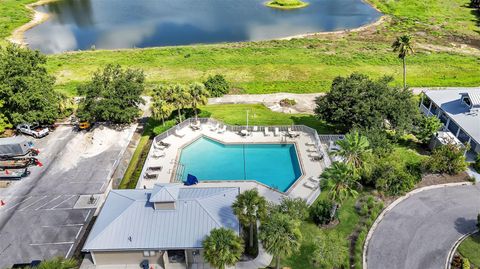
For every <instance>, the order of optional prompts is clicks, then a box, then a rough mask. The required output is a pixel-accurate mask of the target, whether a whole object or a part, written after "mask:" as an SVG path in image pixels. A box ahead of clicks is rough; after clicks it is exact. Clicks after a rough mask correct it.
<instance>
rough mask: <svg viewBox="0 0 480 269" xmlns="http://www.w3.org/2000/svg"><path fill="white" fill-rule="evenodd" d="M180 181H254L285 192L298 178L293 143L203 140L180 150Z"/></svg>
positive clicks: (296, 159)
mask: <svg viewBox="0 0 480 269" xmlns="http://www.w3.org/2000/svg"><path fill="white" fill-rule="evenodd" d="M180 164H182V165H183V172H181V178H182V179H183V180H186V178H187V175H188V174H192V175H194V176H196V177H197V178H198V179H199V180H200V181H208V180H256V181H258V182H261V183H263V184H265V185H267V186H270V187H272V188H274V189H277V190H279V191H282V192H285V191H287V190H288V188H290V186H291V185H292V184H293V183H294V182H295V181H296V180H297V179H298V178H299V177H300V176H301V175H302V171H301V169H300V164H299V161H298V157H297V151H296V148H295V145H294V144H222V143H220V142H218V141H215V140H212V139H210V138H207V137H202V138H199V139H198V140H196V141H194V142H193V143H191V144H190V145H188V146H186V147H185V148H183V150H182V152H181V154H180Z"/></svg>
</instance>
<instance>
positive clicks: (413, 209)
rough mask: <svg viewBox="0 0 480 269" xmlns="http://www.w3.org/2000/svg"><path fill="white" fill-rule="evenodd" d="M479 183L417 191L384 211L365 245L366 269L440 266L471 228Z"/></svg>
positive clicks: (478, 209) (478, 200)
mask: <svg viewBox="0 0 480 269" xmlns="http://www.w3.org/2000/svg"><path fill="white" fill-rule="evenodd" d="M479 212H480V188H479V186H475V185H474V186H455V187H441V188H437V189H431V190H426V191H422V192H419V193H417V194H414V195H412V196H411V197H409V198H407V199H405V200H404V201H402V202H400V203H399V204H398V205H397V206H395V207H394V208H392V209H391V210H390V211H389V212H388V213H386V214H385V216H384V218H383V219H382V221H381V222H380V223H379V224H378V226H377V228H376V229H375V231H374V232H373V234H372V238H371V240H370V242H369V244H368V246H367V265H368V269H385V268H389V269H430V268H431V269H442V268H444V267H445V263H446V260H447V256H448V253H449V251H450V249H451V248H452V246H453V245H454V243H455V241H456V240H457V239H458V238H460V237H461V236H462V235H463V234H466V233H469V232H472V231H474V230H475V229H476V228H475V223H476V219H477V214H478V213H479Z"/></svg>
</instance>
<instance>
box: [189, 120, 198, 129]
mask: <svg viewBox="0 0 480 269" xmlns="http://www.w3.org/2000/svg"><path fill="white" fill-rule="evenodd" d="M190 128H192V130H194V131H196V130H200V121H199V120H197V121H196V122H195V123H192V124H190Z"/></svg>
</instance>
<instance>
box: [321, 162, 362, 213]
mask: <svg viewBox="0 0 480 269" xmlns="http://www.w3.org/2000/svg"><path fill="white" fill-rule="evenodd" d="M321 177H322V178H323V179H324V180H323V181H322V182H323V183H322V184H324V185H323V187H326V188H327V189H329V196H330V198H331V199H332V200H333V201H335V202H337V203H338V204H341V203H342V202H343V201H344V200H345V199H346V198H348V197H356V196H357V195H358V192H357V191H356V189H357V188H358V187H359V186H360V183H359V182H358V180H359V178H358V176H357V175H355V173H354V172H353V169H352V167H351V166H350V165H348V164H346V163H344V162H334V163H333V164H332V166H330V167H328V168H327V169H325V171H324V172H323V173H322V175H321Z"/></svg>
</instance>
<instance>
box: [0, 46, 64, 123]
mask: <svg viewBox="0 0 480 269" xmlns="http://www.w3.org/2000/svg"><path fill="white" fill-rule="evenodd" d="M46 61H47V58H46V57H45V56H44V55H42V54H41V53H40V52H38V51H32V50H30V49H25V48H21V47H19V46H16V45H13V44H10V45H7V46H6V47H3V48H1V47H0V100H2V102H3V107H0V115H1V114H4V115H5V117H6V118H7V120H8V122H11V123H13V124H19V123H23V122H27V123H34V122H38V123H52V122H54V121H55V120H56V119H57V118H58V116H59V102H60V98H59V94H58V93H57V92H56V91H55V90H54V89H53V85H54V84H55V78H54V77H53V76H51V75H49V74H48V72H47V70H46V68H45V63H46ZM0 118H1V117H0ZM0 125H1V124H0Z"/></svg>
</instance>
